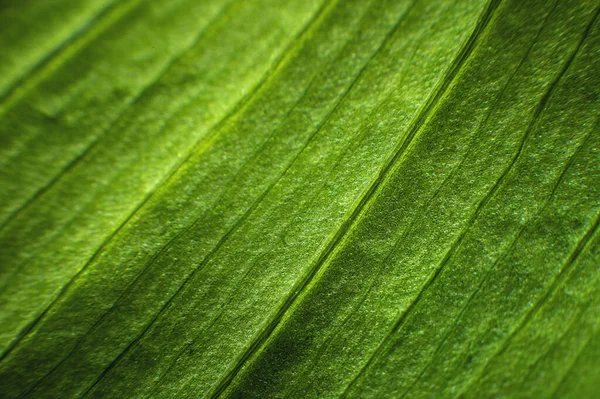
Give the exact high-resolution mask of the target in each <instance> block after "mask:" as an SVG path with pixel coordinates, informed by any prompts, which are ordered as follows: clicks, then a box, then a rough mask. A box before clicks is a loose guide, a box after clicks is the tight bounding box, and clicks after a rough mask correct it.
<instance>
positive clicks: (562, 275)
mask: <svg viewBox="0 0 600 399" xmlns="http://www.w3.org/2000/svg"><path fill="white" fill-rule="evenodd" d="M598 226H600V213H599V214H598V216H597V217H596V220H595V221H594V223H593V225H592V226H591V227H590V228H589V229H588V230H587V231H586V232H585V234H584V236H583V237H582V238H581V240H579V241H578V242H577V245H576V247H575V249H574V251H573V252H572V253H571V255H570V256H569V258H568V259H567V262H566V263H565V264H564V266H563V267H562V268H561V270H560V272H559V273H558V276H556V278H555V279H554V280H553V281H552V284H551V285H550V287H549V288H548V289H547V290H546V291H545V292H544V294H543V295H542V297H541V298H540V299H539V300H538V301H537V302H536V303H535V304H534V306H533V307H532V308H531V309H530V310H529V312H527V314H526V315H525V317H524V318H523V320H521V322H520V323H519V325H518V326H517V328H515V329H514V330H513V331H512V332H511V333H510V335H509V336H508V337H507V338H506V339H505V340H504V341H503V343H502V346H501V347H500V349H499V350H498V351H497V352H496V353H494V355H493V356H491V357H490V358H489V360H488V361H487V362H486V366H485V368H484V369H483V371H482V372H481V374H480V375H482V376H485V375H487V374H488V372H489V370H490V368H491V367H492V363H493V360H495V359H496V358H497V357H499V356H501V355H502V354H503V353H504V352H506V350H507V349H508V347H509V346H510V343H511V342H512V340H513V339H514V337H515V336H516V335H517V334H518V333H519V332H520V331H522V330H523V329H524V328H525V327H526V326H527V324H529V322H530V321H531V319H532V318H533V317H535V315H536V314H537V313H538V312H539V311H540V309H541V308H542V305H543V304H544V303H545V302H546V300H547V299H548V298H549V297H550V296H551V294H552V293H554V292H555V291H556V290H557V289H558V288H560V286H561V285H562V283H563V282H564V281H565V280H566V278H567V277H568V275H569V272H570V270H571V269H572V268H573V265H574V264H576V263H577V261H578V259H579V256H580V255H581V254H582V253H584V252H583V251H584V249H585V247H586V246H587V245H588V243H589V242H590V241H591V240H592V238H593V236H594V234H595V233H596V231H597V230H598Z"/></svg>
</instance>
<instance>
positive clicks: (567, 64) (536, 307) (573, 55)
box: [463, 8, 600, 392]
mask: <svg viewBox="0 0 600 399" xmlns="http://www.w3.org/2000/svg"><path fill="white" fill-rule="evenodd" d="M599 14H600V8H598V10H597V11H596V13H595V15H594V17H593V18H592V19H591V21H590V23H589V24H588V25H587V27H586V29H585V31H584V33H583V35H582V37H581V39H580V41H579V43H578V44H577V46H576V47H575V49H574V51H573V52H572V53H571V55H570V56H569V58H568V60H567V61H566V62H565V64H564V65H563V68H562V69H561V71H560V73H559V74H558V76H557V78H556V79H555V80H554V82H553V83H552V85H551V86H550V87H549V89H548V91H547V92H546V94H545V95H544V97H543V98H542V102H544V100H545V102H547V101H548V100H549V98H550V97H551V94H552V91H553V89H554V88H556V87H557V85H558V82H559V81H560V80H561V78H562V77H563V76H564V75H565V73H566V72H567V70H568V68H569V67H570V65H571V64H572V62H573V60H574V59H575V58H576V55H577V54H578V52H579V50H580V49H581V47H582V45H583V43H584V41H585V39H586V38H587V36H588V34H589V32H590V30H591V28H592V26H593V25H594V22H595V21H596V18H597V17H598V15H599ZM540 105H542V103H540ZM545 105H546V104H543V106H542V107H538V109H540V108H541V109H540V113H541V111H542V110H543V108H544V107H545ZM538 117H539V114H538ZM593 130H594V129H592V130H591V131H593ZM590 136H591V133H589V134H588V136H587V137H586V139H585V140H584V142H583V144H582V145H581V146H580V147H579V148H578V149H577V150H576V151H575V153H574V154H573V155H572V156H571V157H570V159H569V161H568V162H567V166H566V167H565V169H564V170H563V171H562V172H561V175H560V176H559V179H558V180H557V181H556V183H555V185H554V187H553V188H552V191H551V196H553V195H554V194H555V193H556V190H557V187H558V185H559V183H561V182H562V179H563V176H564V175H565V170H566V169H567V168H568V167H569V166H570V165H571V164H572V163H573V160H574V157H575V155H576V153H577V152H578V151H579V149H581V148H582V147H583V145H584V144H585V142H586V141H587V139H588V138H589V137H590ZM547 204H548V201H547V202H546V205H547ZM544 207H545V206H544ZM599 223H600V215H599V216H598V218H597V219H596V221H595V223H594V225H593V226H592V228H591V229H590V230H588V231H587V232H586V235H585V236H584V238H583V240H582V241H580V242H579V243H578V245H577V247H576V248H575V251H574V252H573V253H572V254H571V256H570V258H569V260H568V261H567V263H566V265H565V266H563V268H562V269H561V271H560V272H559V275H558V277H556V279H555V280H554V281H553V283H552V285H551V287H550V288H549V289H548V290H547V291H546V292H545V293H544V295H543V296H542V298H541V299H540V300H539V301H538V302H536V304H535V305H534V307H533V308H532V309H531V310H530V311H529V312H528V313H527V315H526V316H525V318H524V319H523V320H522V321H521V323H520V324H519V326H518V327H517V328H516V329H515V330H513V332H512V333H511V334H510V335H509V336H508V337H507V338H506V339H505V340H504V341H503V343H502V346H501V348H500V350H499V351H497V352H496V353H495V354H494V355H493V356H492V357H491V358H489V359H488V360H487V362H486V365H485V367H484V369H483V370H482V372H481V373H480V375H482V376H484V375H486V373H487V372H488V370H489V368H490V367H491V363H492V359H494V358H496V357H497V356H499V355H501V354H502V353H503V352H504V351H505V350H506V349H507V347H508V345H509V343H510V341H511V340H512V338H513V337H514V336H515V334H517V333H518V331H520V330H521V329H522V328H523V327H524V326H525V325H526V324H527V322H528V321H529V320H530V319H531V317H533V315H534V314H535V313H537V311H538V310H539V308H540V307H541V306H542V303H543V302H544V301H545V300H546V299H547V298H548V296H549V295H550V293H551V291H552V290H554V289H556V284H559V283H560V282H561V281H562V279H564V274H565V273H566V270H568V269H569V268H570V265H571V264H572V263H573V262H574V260H575V258H574V256H575V257H576V256H579V253H580V252H581V251H582V249H583V247H582V246H581V245H585V244H586V243H587V241H589V239H590V237H591V236H590V235H591V234H593V233H594V232H595V230H596V229H597V228H598V225H599ZM523 231H524V226H522V227H521V229H520V231H519V234H518V236H517V238H518V237H520V235H521V233H522V232H523ZM582 242H583V244H582ZM515 243H516V239H515V240H514V241H513V243H512V244H511V248H512V246H513V245H514V244H515ZM508 252H510V251H507V252H506V253H508ZM494 266H495V265H494ZM488 275H489V273H488ZM486 278H487V275H486ZM486 278H484V280H486ZM482 282H483V281H482ZM469 385H470V384H469ZM469 385H467V386H466V387H465V388H464V389H463V392H464V391H466V390H467V389H468V387H469Z"/></svg>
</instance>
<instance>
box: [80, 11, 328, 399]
mask: <svg viewBox="0 0 600 399" xmlns="http://www.w3.org/2000/svg"><path fill="white" fill-rule="evenodd" d="M334 2H336V1H335V0H334ZM328 5H329V3H327V2H326V3H324V4H323V5H322V6H321V8H320V9H319V10H318V11H317V12H316V13H315V15H313V17H312V18H311V20H310V21H309V22H308V23H307V24H306V25H305V27H304V28H303V29H302V31H301V32H300V33H299V34H298V35H297V36H296V38H295V39H294V40H293V41H292V42H291V43H290V46H289V47H288V48H287V49H286V50H285V52H284V55H287V54H288V53H289V52H290V51H291V50H292V49H293V48H295V47H296V44H297V43H298V42H299V41H300V40H301V38H302V37H303V36H304V35H305V33H306V32H308V30H309V28H310V27H311V26H312V25H313V23H314V22H315V21H317V20H318V19H319V18H320V16H321V15H323V14H324V13H325V11H326V10H327V9H328V8H329V7H328ZM285 59H286V57H284V56H282V57H281V58H280V61H279V62H278V63H277V64H276V65H275V67H273V68H271V70H269V72H268V73H267V74H266V76H265V79H264V80H263V81H261V82H260V84H259V86H258V87H257V88H256V89H255V90H253V92H252V93H251V95H250V96H249V98H251V97H253V96H254V94H255V93H256V92H258V91H259V88H260V87H262V85H263V84H264V83H265V82H266V81H267V80H268V78H270V77H271V76H272V75H274V74H275V72H276V71H277V70H278V69H279V68H280V66H281V65H282V64H283V61H284V60H285ZM246 103H247V101H246V102H245V103H244V104H243V105H241V106H240V107H237V108H239V109H243V107H244V106H245V104H246ZM234 114H235V113H234ZM226 119H227V120H228V119H230V118H229V117H228V118H226ZM307 145H308V142H307V143H306V145H305V146H304V148H303V149H302V150H301V151H300V152H302V151H303V150H304V149H305V148H306V146H307ZM299 155H300V153H299V154H298V155H296V157H295V158H294V161H295V160H296V159H297V158H298V156H299ZM188 158H189V157H188ZM185 161H187V159H186V160H185ZM185 161H184V162H183V163H185ZM183 163H182V164H183ZM292 164H293V162H292V163H291V164H290V165H288V167H287V168H286V169H285V170H284V172H283V173H282V174H281V175H283V174H285V173H286V172H287V171H288V170H289V168H290V167H291V165H292ZM180 166H181V165H180ZM276 182H277V181H276ZM276 182H274V183H273V184H272V185H271V186H270V187H269V188H268V189H267V191H266V192H264V193H263V194H262V195H261V196H260V197H259V198H258V199H257V200H256V201H255V202H254V203H253V204H252V206H251V207H250V208H249V209H248V211H247V212H246V213H245V214H244V215H243V216H242V217H241V218H240V219H239V220H238V221H236V223H235V224H234V225H233V226H232V227H231V229H230V230H229V231H228V232H227V233H226V234H225V235H224V236H223V237H222V238H221V239H220V240H219V242H218V243H217V244H216V246H215V247H213V249H212V250H211V252H210V253H209V254H208V255H207V256H206V257H205V258H204V260H203V261H202V262H201V264H200V265H199V266H198V267H197V268H196V269H194V270H193V271H192V273H190V275H188V277H186V279H185V280H184V282H183V283H182V285H181V286H180V287H179V288H178V289H177V290H176V292H175V293H174V295H173V296H172V297H171V298H170V299H169V300H168V301H167V302H166V303H165V304H164V305H163V306H162V307H161V309H160V310H159V312H158V313H157V314H156V315H155V316H154V317H153V319H152V320H151V321H150V323H149V324H147V325H146V327H145V328H144V330H143V331H142V332H141V333H140V334H139V335H138V336H137V337H136V338H135V339H134V341H132V342H131V343H130V344H128V346H127V347H126V348H125V349H124V351H123V352H122V353H121V354H120V355H119V356H118V357H117V358H116V359H114V360H113V362H112V363H111V364H110V365H109V366H108V367H107V368H106V369H105V370H104V371H103V372H102V373H101V375H100V376H99V377H98V378H97V380H96V381H95V382H94V384H93V385H92V386H90V387H89V388H88V389H87V390H86V391H85V392H84V393H83V395H82V397H83V396H86V395H87V394H89V393H90V392H91V391H92V390H93V388H94V387H95V386H96V385H97V384H98V383H99V382H100V381H101V380H102V379H103V378H104V376H105V375H106V374H107V373H108V372H109V371H110V369H112V368H113V367H115V366H116V365H117V363H118V362H119V361H120V360H121V359H122V358H123V357H124V356H125V355H126V354H127V353H128V352H129V351H130V350H131V349H132V348H133V347H134V346H135V345H136V344H137V342H139V341H140V340H141V338H142V337H143V336H144V335H145V334H146V332H147V331H149V329H150V327H151V326H152V325H153V324H154V323H155V322H156V320H157V319H158V318H159V317H160V316H161V315H162V314H163V313H165V311H166V310H167V309H168V308H169V306H170V304H171V303H172V302H173V301H174V299H175V298H176V297H177V296H179V294H180V293H181V292H182V291H183V289H184V288H185V287H186V286H187V284H188V283H189V282H190V280H191V279H192V278H193V277H194V275H195V274H196V273H197V272H198V271H200V270H201V269H203V268H204V266H205V265H206V264H207V263H208V261H209V260H211V259H212V257H213V256H214V254H215V253H216V252H217V251H218V250H219V249H220V248H221V247H222V245H223V244H224V243H225V242H226V241H227V240H228V239H229V237H230V236H231V234H233V233H234V232H235V231H236V230H237V228H238V227H239V226H240V225H241V224H242V223H243V222H244V221H245V220H246V219H247V218H248V217H249V216H250V214H252V213H253V211H254V210H255V209H256V208H257V207H258V205H259V204H260V203H261V202H262V200H263V199H264V197H266V195H267V194H268V193H269V191H270V190H271V189H272V188H273V186H274V185H275V184H276ZM207 212H208V211H207ZM197 222H198V220H196V221H195V222H194V223H192V224H191V225H190V226H189V227H188V228H187V229H186V231H188V230H190V229H191V228H192V227H193V225H194V224H195V223H197ZM181 234H183V233H178V235H181ZM175 238H177V237H174V238H173V239H172V240H171V241H170V242H169V243H171V242H173V241H174V240H175ZM169 243H168V244H169ZM168 244H167V245H168ZM166 249H167V248H166V246H165V247H163V248H162V249H161V250H165V251H166Z"/></svg>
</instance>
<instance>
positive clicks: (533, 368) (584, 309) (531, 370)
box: [519, 244, 598, 392]
mask: <svg viewBox="0 0 600 399" xmlns="http://www.w3.org/2000/svg"><path fill="white" fill-rule="evenodd" d="M591 245H593V244H591ZM597 282H598V279H597V278H595V279H594V280H592V283H593V284H597ZM590 285H591V284H590ZM592 305H593V301H592V300H588V301H587V302H586V303H585V304H584V306H580V307H579V309H578V310H577V313H576V314H575V316H574V317H572V318H571V320H570V321H569V324H568V325H567V326H566V328H565V331H564V332H563V333H562V334H560V336H559V337H557V338H556V340H555V341H554V342H553V343H552V344H551V345H550V347H549V348H548V350H547V351H545V352H544V353H543V354H542V355H540V356H539V357H538V358H537V359H536V360H535V362H533V363H532V364H530V365H529V366H528V367H527V370H528V371H527V374H526V375H525V377H523V379H522V381H521V383H520V384H519V391H520V392H524V389H525V384H526V383H527V382H529V381H530V379H531V377H532V375H533V373H534V372H535V371H536V369H537V367H538V365H539V364H540V362H542V361H543V359H545V358H546V357H548V356H550V355H552V354H553V353H554V351H556V350H557V348H558V347H559V346H560V344H561V343H562V340H563V339H565V337H566V336H567V335H568V334H569V333H571V332H572V331H573V330H574V329H575V328H577V327H579V325H580V324H579V323H581V321H582V319H583V316H584V315H585V314H586V313H587V312H588V311H589V309H590V307H591V306H592ZM584 321H585V320H584Z"/></svg>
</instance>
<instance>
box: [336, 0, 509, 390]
mask: <svg viewBox="0 0 600 399" xmlns="http://www.w3.org/2000/svg"><path fill="white" fill-rule="evenodd" d="M500 2H501V0H491V1H490V2H489V3H488V6H487V8H486V10H485V11H484V12H483V14H482V16H481V18H480V20H479V21H478V22H477V25H476V26H475V28H474V30H473V33H472V34H471V36H470V37H469V39H468V40H467V42H466V43H465V45H464V47H463V48H462V49H461V51H460V53H459V55H458V57H457V58H456V59H455V61H454V63H453V65H452V67H451V69H450V71H449V73H448V74H447V76H446V77H445V78H444V80H443V82H442V84H441V87H440V88H439V90H438V91H437V92H436V93H435V95H434V96H433V98H432V99H431V101H429V102H428V104H427V105H426V108H425V109H424V111H423V113H422V114H421V115H419V117H418V119H417V123H416V124H415V126H414V127H413V129H411V132H410V134H409V137H408V138H407V141H408V142H407V141H405V142H404V143H403V144H402V146H401V148H400V152H398V153H396V155H395V156H394V158H393V160H392V163H390V164H388V165H387V167H386V169H385V170H384V173H387V172H388V170H391V167H392V165H393V163H395V161H396V160H397V159H399V158H400V155H401V152H403V151H404V149H405V148H406V147H407V146H408V144H409V142H410V141H411V140H412V138H413V137H414V135H415V134H416V132H417V131H418V130H420V128H421V127H422V126H423V125H424V122H425V120H426V118H427V117H428V116H429V114H430V113H431V111H433V110H434V108H435V106H436V105H437V103H438V102H439V100H440V99H441V97H442V96H443V95H444V94H445V92H446V90H447V89H448V87H449V86H450V84H451V83H452V82H453V81H454V79H455V77H456V76H457V75H458V73H459V71H460V69H461V67H462V66H463V65H464V63H465V62H466V61H467V59H468V58H469V57H470V55H471V54H472V52H473V49H474V48H475V44H476V42H477V41H478V39H479V37H480V36H481V35H482V34H483V32H484V31H485V29H486V28H487V26H488V25H489V22H490V20H491V18H492V15H493V13H494V11H495V10H496V9H497V8H498V6H499V4H500ZM383 177H384V175H380V179H378V183H379V182H380V181H381V180H382V178H383ZM414 303H415V302H413V303H412V304H411V306H412V305H413V304H414ZM411 306H409V308H408V309H407V311H406V313H408V311H409V310H410V308H411ZM402 322H403V318H401V319H400V321H399V322H398V323H397V324H396V326H394V329H393V330H392V331H391V332H390V334H389V335H388V336H387V337H386V338H385V339H384V341H382V343H381V344H380V345H379V346H378V347H377V349H376V350H375V352H374V353H373V355H372V356H371V357H370V358H369V360H368V361H367V362H366V363H365V365H364V366H363V367H362V368H361V370H360V371H359V372H358V374H357V375H356V377H355V378H354V379H353V380H352V381H351V382H350V383H349V384H348V386H347V387H346V389H345V390H344V392H343V393H342V397H347V396H348V394H349V392H350V390H351V389H352V388H353V387H354V386H355V384H356V383H357V382H358V380H359V379H360V378H361V377H362V376H363V375H364V374H365V372H366V370H367V369H368V368H369V367H370V365H371V364H372V363H373V362H374V361H375V359H376V358H377V357H379V355H380V353H381V352H382V351H383V349H384V347H385V344H387V341H388V340H389V339H390V337H391V336H392V335H393V333H394V332H395V330H397V328H398V327H399V326H400V325H401V323H402Z"/></svg>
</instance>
